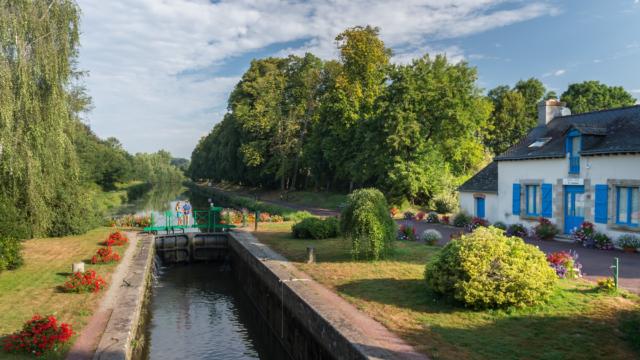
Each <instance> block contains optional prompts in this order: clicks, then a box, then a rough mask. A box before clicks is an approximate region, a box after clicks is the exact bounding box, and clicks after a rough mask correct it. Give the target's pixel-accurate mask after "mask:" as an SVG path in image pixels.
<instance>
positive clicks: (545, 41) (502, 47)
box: [78, 0, 640, 158]
mask: <svg viewBox="0 0 640 360" xmlns="http://www.w3.org/2000/svg"><path fill="white" fill-rule="evenodd" d="M78 4H79V6H80V9H81V12H82V20H81V38H80V41H81V48H80V56H79V68H80V69H81V70H85V71H87V72H88V76H87V77H86V78H85V79H84V81H85V83H86V86H87V88H88V92H89V94H90V95H91V96H92V98H93V110H92V111H91V112H89V113H87V114H85V116H84V118H85V121H86V122H87V123H88V124H89V125H90V127H91V128H92V129H93V130H94V131H95V132H96V133H97V134H98V135H99V136H100V137H103V138H106V137H110V136H115V137H117V138H118V139H119V140H120V141H121V142H122V144H123V145H124V147H125V149H127V150H128V151H130V152H131V153H136V152H154V151H157V150H160V149H165V150H168V151H170V152H171V153H172V154H173V155H174V156H177V157H184V158H189V157H190V156H191V152H192V150H193V148H194V147H195V145H196V144H197V142H198V140H199V139H200V138H201V137H202V136H205V135H206V134H207V133H209V131H210V130H211V129H212V127H213V126H214V125H215V124H216V123H217V122H219V121H220V120H221V119H222V116H223V115H224V113H225V112H226V108H227V98H228V96H229V93H230V91H231V90H232V89H233V87H234V86H235V84H236V83H237V82H238V81H239V79H240V77H241V76H242V74H243V72H244V71H245V70H246V69H247V68H248V67H249V64H250V62H251V60H252V59H254V58H262V57H267V56H286V55H288V54H299V55H301V54H304V53H305V52H312V53H314V54H316V55H317V56H319V57H321V58H323V59H335V58H337V52H336V49H335V40H334V39H335V37H336V35H337V34H339V33H340V32H341V31H343V30H344V29H346V28H348V27H352V26H357V25H372V26H377V27H379V28H380V36H381V38H382V40H383V41H384V42H385V44H386V45H387V47H389V48H391V49H392V50H393V53H394V56H393V58H392V61H393V62H395V63H407V62H410V61H411V59H412V58H416V57H420V56H422V55H424V54H425V53H429V54H446V55H447V57H448V58H449V60H450V61H451V62H458V61H466V62H468V63H469V64H470V65H472V66H475V67H477V69H478V74H479V79H478V86H479V87H481V88H482V89H484V90H485V91H486V90H489V89H491V88H493V87H495V86H498V85H510V86H513V84H515V82H517V81H518V80H520V79H527V78H530V77H536V78H538V79H540V80H541V81H542V82H543V83H544V84H545V86H546V87H547V90H553V91H555V92H556V93H558V94H561V93H562V92H563V91H564V90H565V89H566V88H567V86H568V84H571V83H576V82H581V81H585V80H599V81H601V82H603V83H606V84H608V85H616V86H623V87H624V88H625V89H627V90H628V91H630V92H631V93H632V95H634V97H636V98H640V71H639V68H638V66H639V65H640V0H573V1H550V0H539V1H535V0H532V1H506V0H405V1H403V0H396V1H364V0H327V1H316V0H309V1H275V0H258V1H250V0H246V1H245V0H229V1H227V0H221V1H210V0H109V1H98V0H78Z"/></svg>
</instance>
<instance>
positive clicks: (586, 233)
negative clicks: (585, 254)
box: [571, 221, 595, 248]
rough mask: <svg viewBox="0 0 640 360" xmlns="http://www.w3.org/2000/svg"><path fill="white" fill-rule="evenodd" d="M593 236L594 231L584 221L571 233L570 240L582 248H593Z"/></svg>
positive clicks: (588, 223)
mask: <svg viewBox="0 0 640 360" xmlns="http://www.w3.org/2000/svg"><path fill="white" fill-rule="evenodd" d="M594 235H595V229H594V227H593V224H592V223H590V222H588V221H585V222H583V223H582V224H580V228H578V229H575V230H573V231H571V238H572V239H573V240H574V241H575V242H578V243H581V244H582V246H584V247H588V248H592V247H595V243H594V239H593V236H594Z"/></svg>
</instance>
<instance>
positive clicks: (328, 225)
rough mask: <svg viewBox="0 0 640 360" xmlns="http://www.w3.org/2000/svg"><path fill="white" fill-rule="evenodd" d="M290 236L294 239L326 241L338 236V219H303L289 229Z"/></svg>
mask: <svg viewBox="0 0 640 360" xmlns="http://www.w3.org/2000/svg"><path fill="white" fill-rule="evenodd" d="M291 234H292V235H293V237H294V238H296V239H316V240H318V239H328V238H332V237H336V236H338V219H336V218H334V217H330V218H326V219H324V220H323V219H320V218H316V217H310V218H305V219H303V220H302V221H300V222H299V223H297V224H295V225H293V226H292V227H291Z"/></svg>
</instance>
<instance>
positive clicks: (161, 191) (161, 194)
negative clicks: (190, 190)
mask: <svg viewBox="0 0 640 360" xmlns="http://www.w3.org/2000/svg"><path fill="white" fill-rule="evenodd" d="M184 192H185V188H184V187H183V186H182V185H181V184H174V183H167V184H158V185H154V186H153V187H151V188H150V189H149V191H146V192H144V193H143V194H142V195H141V196H139V197H138V198H136V199H134V200H132V201H130V202H129V203H127V204H125V205H123V206H121V207H120V208H119V209H118V211H117V213H116V215H124V214H136V215H149V214H151V213H153V214H154V216H157V215H162V214H164V212H165V211H167V210H171V206H172V204H173V205H175V202H176V201H178V200H186V195H185V193H184Z"/></svg>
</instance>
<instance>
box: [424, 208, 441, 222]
mask: <svg viewBox="0 0 640 360" xmlns="http://www.w3.org/2000/svg"><path fill="white" fill-rule="evenodd" d="M427 222H428V223H431V224H437V223H439V222H440V219H438V213H437V212H435V211H432V212H430V213H429V215H427Z"/></svg>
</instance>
